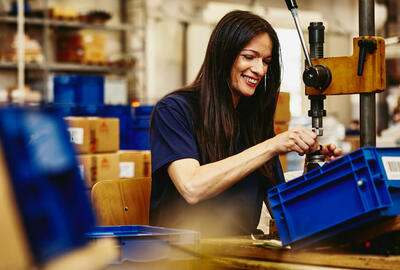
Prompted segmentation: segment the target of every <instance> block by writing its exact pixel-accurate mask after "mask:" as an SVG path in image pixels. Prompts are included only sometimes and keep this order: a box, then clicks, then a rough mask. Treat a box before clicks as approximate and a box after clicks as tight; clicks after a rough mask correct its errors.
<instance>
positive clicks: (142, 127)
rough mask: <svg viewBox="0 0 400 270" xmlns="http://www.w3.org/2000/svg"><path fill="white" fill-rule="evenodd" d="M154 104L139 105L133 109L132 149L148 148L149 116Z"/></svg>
mask: <svg viewBox="0 0 400 270" xmlns="http://www.w3.org/2000/svg"><path fill="white" fill-rule="evenodd" d="M153 108H154V106H139V107H136V108H135V109H134V112H133V121H132V130H133V133H132V149H137V150H149V149H150V134H149V131H150V118H151V113H152V111H153Z"/></svg>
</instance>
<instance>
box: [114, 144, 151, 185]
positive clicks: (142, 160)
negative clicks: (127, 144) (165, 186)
mask: <svg viewBox="0 0 400 270" xmlns="http://www.w3.org/2000/svg"><path fill="white" fill-rule="evenodd" d="M118 154H119V167H120V176H119V177H120V178H122V179H123V178H137V177H149V176H150V175H151V154H150V151H146V150H144V151H139V150H122V151H119V152H118Z"/></svg>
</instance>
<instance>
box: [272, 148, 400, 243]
mask: <svg viewBox="0 0 400 270" xmlns="http://www.w3.org/2000/svg"><path fill="white" fill-rule="evenodd" d="M398 180H400V148H399V147H394V148H375V147H364V148H361V149H359V150H356V151H354V152H352V153H350V154H347V155H345V156H343V157H341V158H339V159H337V160H334V161H331V162H329V163H327V164H325V165H324V166H322V167H320V168H316V169H314V170H312V171H310V172H308V173H306V174H304V175H302V176H300V177H298V178H296V179H294V180H292V181H290V182H287V183H283V184H281V185H278V186H276V187H273V188H271V189H270V190H269V191H268V198H269V203H270V206H271V210H272V214H273V216H274V219H275V221H276V225H277V228H278V233H279V236H280V238H281V240H282V244H283V245H289V244H290V245H291V246H292V248H294V249H297V248H300V247H303V246H306V245H309V244H311V243H314V242H317V241H320V240H322V239H325V238H328V237H331V236H334V235H336V234H338V233H340V232H343V231H346V230H348V229H350V228H354V227H356V226H358V225H361V224H364V223H366V222H368V221H372V220H375V219H377V218H380V217H388V216H395V215H398V214H400V181H398Z"/></svg>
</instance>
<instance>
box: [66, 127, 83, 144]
mask: <svg viewBox="0 0 400 270" xmlns="http://www.w3.org/2000/svg"><path fill="white" fill-rule="evenodd" d="M68 131H69V134H70V135H71V142H72V143H75V144H83V128H77V127H70V128H68Z"/></svg>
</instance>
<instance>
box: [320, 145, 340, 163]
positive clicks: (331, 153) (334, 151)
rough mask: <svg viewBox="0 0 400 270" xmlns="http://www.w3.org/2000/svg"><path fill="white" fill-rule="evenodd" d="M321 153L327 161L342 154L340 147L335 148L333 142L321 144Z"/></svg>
mask: <svg viewBox="0 0 400 270" xmlns="http://www.w3.org/2000/svg"><path fill="white" fill-rule="evenodd" d="M321 155H324V156H325V161H326V162H329V161H332V160H334V159H337V158H338V157H340V156H341V155H342V149H340V148H337V147H336V145H335V144H333V143H330V144H326V145H322V148H321Z"/></svg>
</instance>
